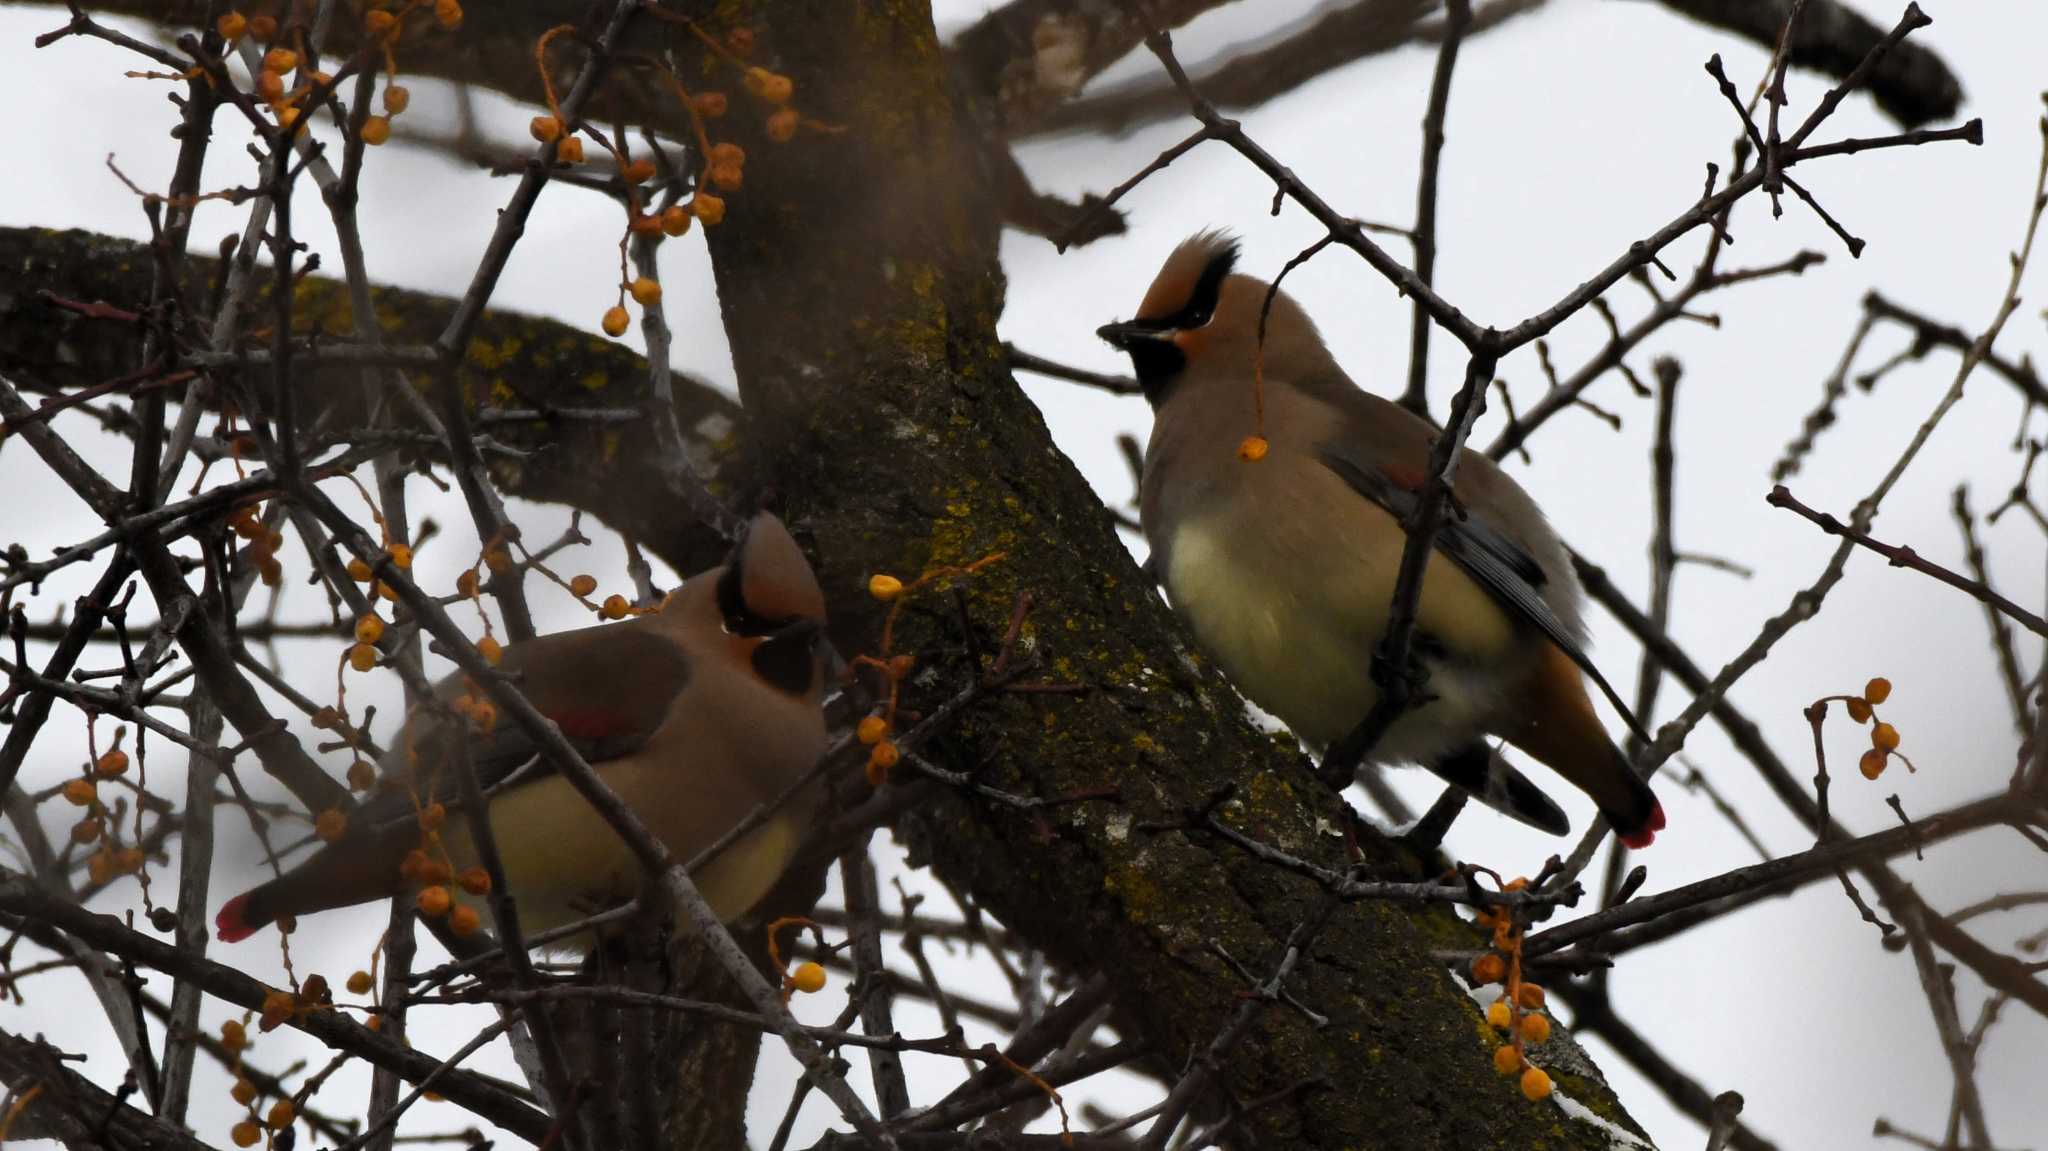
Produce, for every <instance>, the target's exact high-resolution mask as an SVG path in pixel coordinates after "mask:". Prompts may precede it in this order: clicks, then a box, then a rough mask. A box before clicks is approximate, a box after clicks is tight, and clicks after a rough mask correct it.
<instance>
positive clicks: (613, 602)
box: [597, 595, 631, 619]
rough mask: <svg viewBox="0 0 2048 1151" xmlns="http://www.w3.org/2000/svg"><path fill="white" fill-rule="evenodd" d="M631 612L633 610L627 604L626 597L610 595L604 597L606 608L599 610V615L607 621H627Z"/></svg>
mask: <svg viewBox="0 0 2048 1151" xmlns="http://www.w3.org/2000/svg"><path fill="white" fill-rule="evenodd" d="M630 610H631V608H630V606H629V605H628V604H627V603H626V597H625V596H622V595H608V596H606V597H604V606H602V607H600V608H599V609H598V612H597V614H599V615H601V616H603V617H604V618H605V619H625V618H626V614H627V612H628V611H630Z"/></svg>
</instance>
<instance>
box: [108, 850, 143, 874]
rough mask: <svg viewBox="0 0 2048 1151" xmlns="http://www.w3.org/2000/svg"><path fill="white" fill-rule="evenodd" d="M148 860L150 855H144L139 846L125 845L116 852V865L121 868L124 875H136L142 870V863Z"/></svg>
mask: <svg viewBox="0 0 2048 1151" xmlns="http://www.w3.org/2000/svg"><path fill="white" fill-rule="evenodd" d="M147 862H149V857H148V856H146V855H144V854H143V853H142V849H141V848H139V847H124V848H122V849H121V850H119V851H117V852H115V853H114V866H115V867H117V868H119V869H120V871H121V874H123V875H134V874H135V873H136V872H138V871H141V870H142V865H143V864H145V863H147Z"/></svg>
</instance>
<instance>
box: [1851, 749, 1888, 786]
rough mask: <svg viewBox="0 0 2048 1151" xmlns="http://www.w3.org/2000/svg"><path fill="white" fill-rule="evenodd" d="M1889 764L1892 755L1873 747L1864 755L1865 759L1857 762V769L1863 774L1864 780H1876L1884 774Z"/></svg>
mask: <svg viewBox="0 0 2048 1151" xmlns="http://www.w3.org/2000/svg"><path fill="white" fill-rule="evenodd" d="M1889 762H1891V756H1890V755H1888V754H1886V753H1885V752H1883V751H1880V750H1879V749H1877V748H1874V747H1873V748H1871V749H1870V750H1869V751H1866V752H1864V753H1863V758H1861V759H1859V760H1857V761H1856V768H1857V770H1859V771H1861V772H1862V773H1863V778H1865V779H1876V778H1877V777H1878V776H1880V775H1883V774H1884V768H1885V764H1887V763H1889Z"/></svg>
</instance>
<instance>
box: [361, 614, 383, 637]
mask: <svg viewBox="0 0 2048 1151" xmlns="http://www.w3.org/2000/svg"><path fill="white" fill-rule="evenodd" d="M383 638H384V621H383V620H381V619H379V618H377V615H376V613H375V612H372V613H371V614H369V615H366V616H363V617H362V618H360V619H358V620H356V642H357V643H376V642H377V641H378V640H380V639H383Z"/></svg>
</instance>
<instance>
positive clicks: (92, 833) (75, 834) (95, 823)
mask: <svg viewBox="0 0 2048 1151" xmlns="http://www.w3.org/2000/svg"><path fill="white" fill-rule="evenodd" d="M105 831H106V825H105V824H103V823H101V822H100V821H99V820H97V819H94V818H92V817H90V816H87V817H86V818H84V819H81V820H79V821H78V822H77V823H74V824H72V825H71V842H73V843H91V842H93V841H94V840H97V839H98V838H99V837H100V835H101V833H103V832H105Z"/></svg>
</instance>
